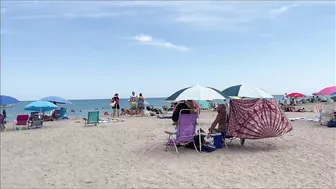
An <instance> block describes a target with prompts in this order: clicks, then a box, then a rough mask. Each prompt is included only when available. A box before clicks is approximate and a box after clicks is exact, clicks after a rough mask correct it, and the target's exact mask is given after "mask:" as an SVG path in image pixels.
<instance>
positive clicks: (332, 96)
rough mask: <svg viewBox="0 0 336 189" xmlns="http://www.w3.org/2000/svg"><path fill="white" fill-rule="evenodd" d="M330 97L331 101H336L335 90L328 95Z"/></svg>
mask: <svg viewBox="0 0 336 189" xmlns="http://www.w3.org/2000/svg"><path fill="white" fill-rule="evenodd" d="M330 98H331V99H333V101H336V92H334V93H333V94H331V95H330Z"/></svg>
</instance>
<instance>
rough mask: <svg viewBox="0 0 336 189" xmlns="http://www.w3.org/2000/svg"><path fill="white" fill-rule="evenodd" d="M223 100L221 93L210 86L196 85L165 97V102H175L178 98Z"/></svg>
mask: <svg viewBox="0 0 336 189" xmlns="http://www.w3.org/2000/svg"><path fill="white" fill-rule="evenodd" d="M214 99H221V100H224V99H225V97H224V96H223V95H222V93H221V92H220V91H219V90H217V89H214V88H211V87H204V86H200V85H196V86H193V87H187V88H184V89H181V90H179V91H177V92H175V93H174V94H172V95H171V96H169V97H168V98H167V99H166V102H176V101H180V100H214Z"/></svg>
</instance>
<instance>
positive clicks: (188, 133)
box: [176, 114, 197, 142]
mask: <svg viewBox="0 0 336 189" xmlns="http://www.w3.org/2000/svg"><path fill="white" fill-rule="evenodd" d="M196 122H197V114H180V117H179V120H178V124H177V133H176V141H177V142H190V141H193V140H194V136H195V131H196Z"/></svg>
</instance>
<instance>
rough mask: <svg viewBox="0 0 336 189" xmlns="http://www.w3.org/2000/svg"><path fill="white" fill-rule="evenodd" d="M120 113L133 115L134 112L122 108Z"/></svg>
mask: <svg viewBox="0 0 336 189" xmlns="http://www.w3.org/2000/svg"><path fill="white" fill-rule="evenodd" d="M120 115H132V112H131V111H130V110H129V109H127V108H121V113H120Z"/></svg>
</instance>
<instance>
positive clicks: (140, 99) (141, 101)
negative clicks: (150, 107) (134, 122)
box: [137, 93, 145, 117]
mask: <svg viewBox="0 0 336 189" xmlns="http://www.w3.org/2000/svg"><path fill="white" fill-rule="evenodd" d="M137 102H138V109H139V116H141V117H143V116H144V115H145V112H144V109H145V98H144V97H143V96H142V93H140V94H139V97H138V99H137Z"/></svg>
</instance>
